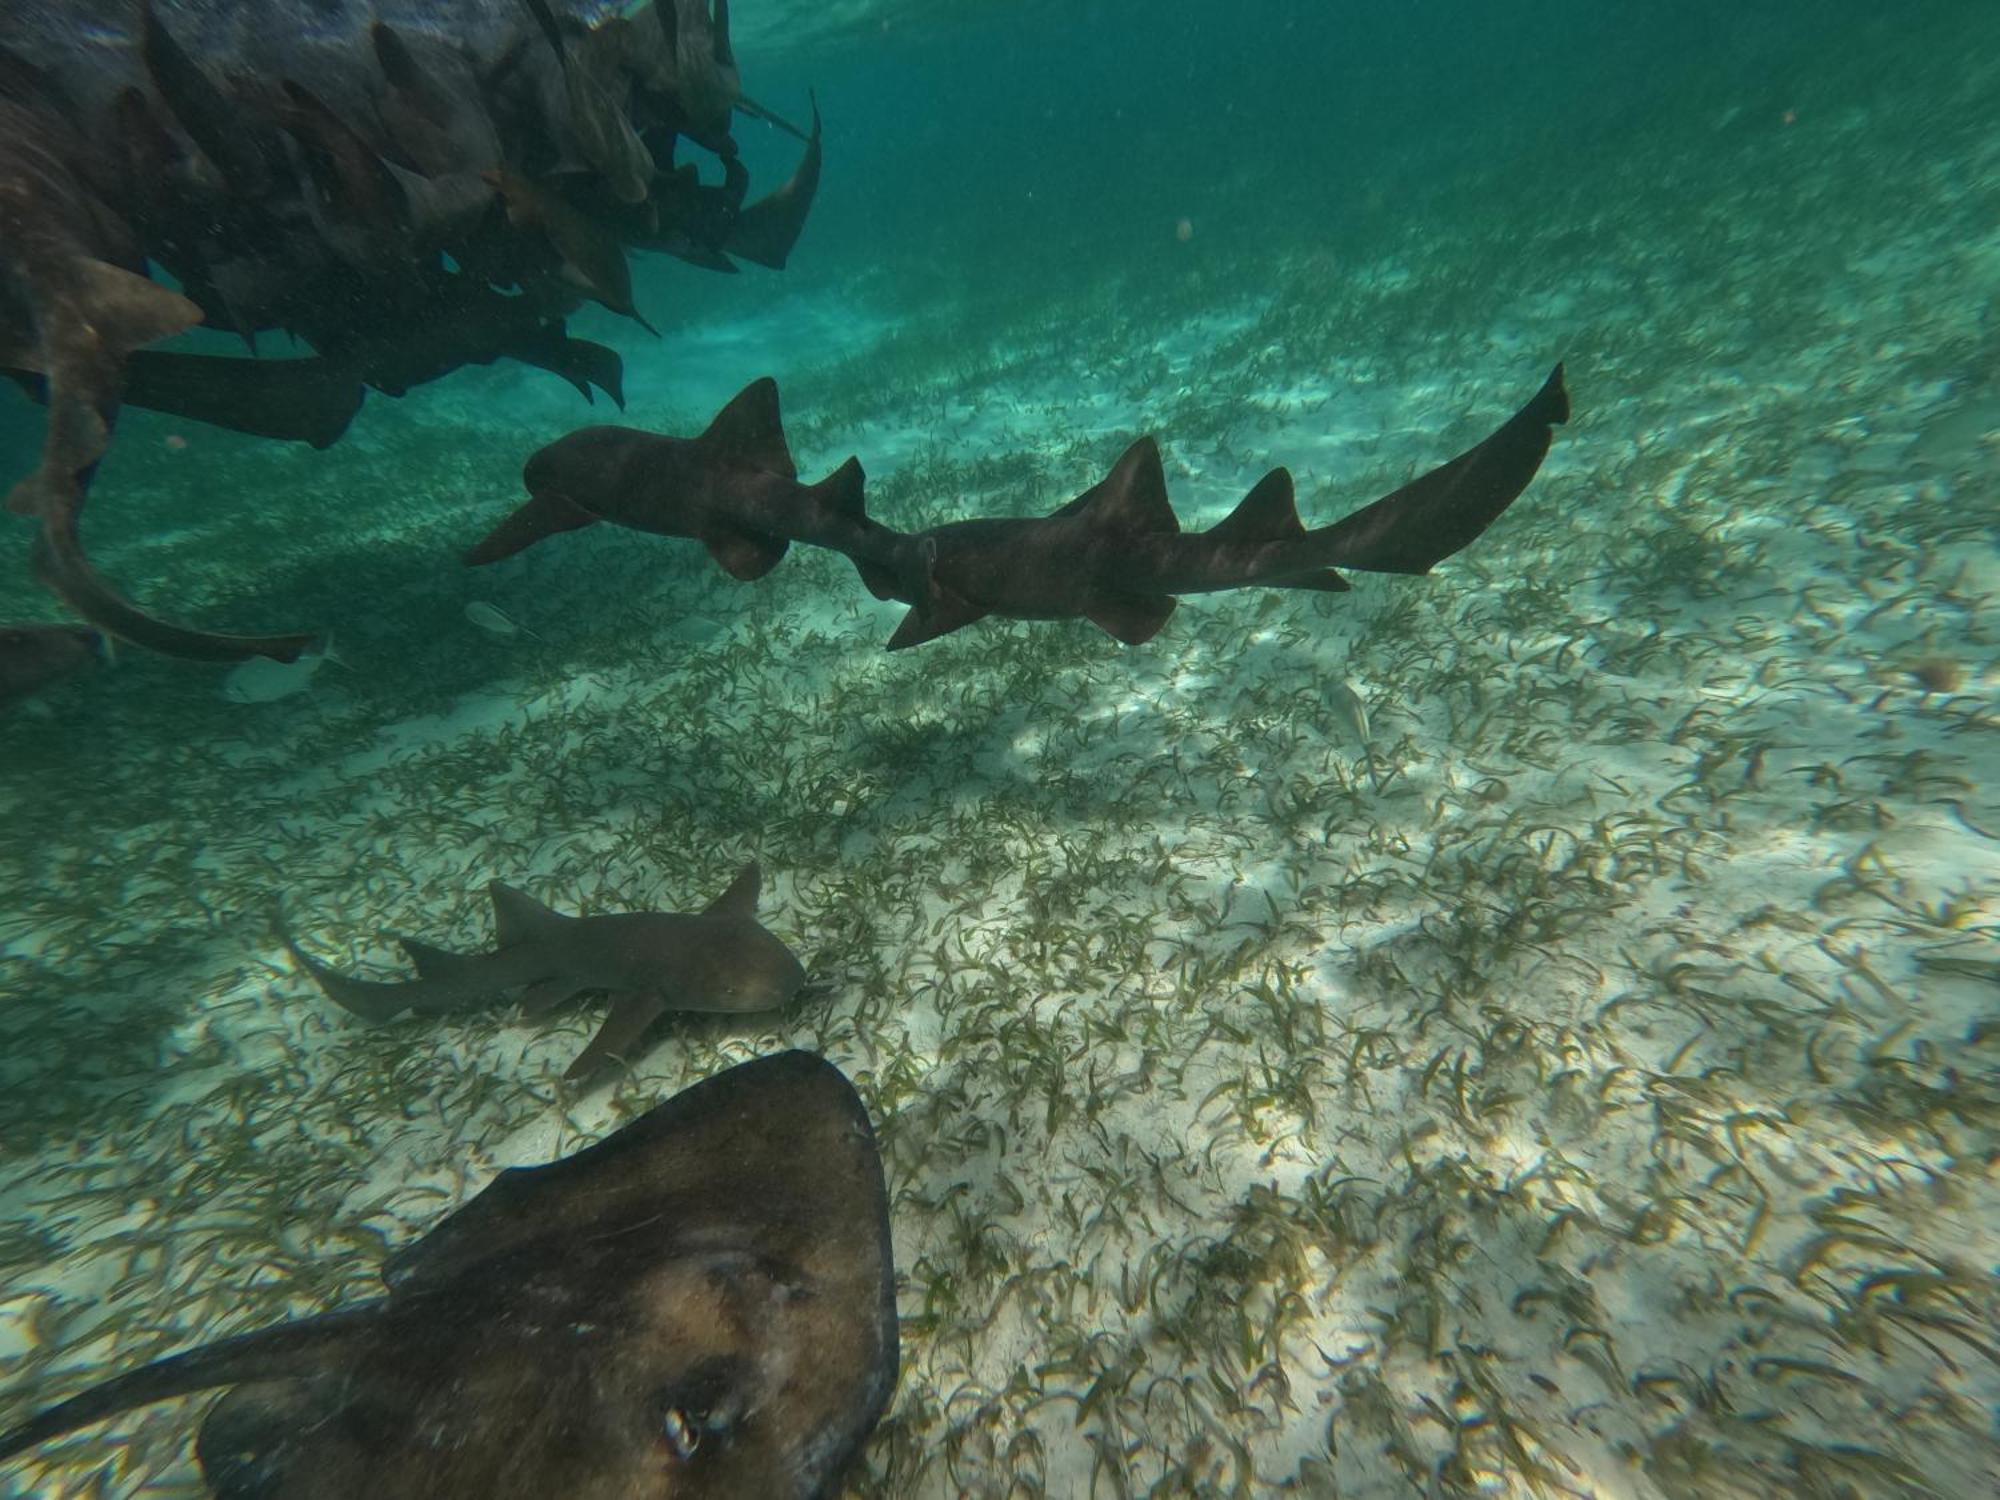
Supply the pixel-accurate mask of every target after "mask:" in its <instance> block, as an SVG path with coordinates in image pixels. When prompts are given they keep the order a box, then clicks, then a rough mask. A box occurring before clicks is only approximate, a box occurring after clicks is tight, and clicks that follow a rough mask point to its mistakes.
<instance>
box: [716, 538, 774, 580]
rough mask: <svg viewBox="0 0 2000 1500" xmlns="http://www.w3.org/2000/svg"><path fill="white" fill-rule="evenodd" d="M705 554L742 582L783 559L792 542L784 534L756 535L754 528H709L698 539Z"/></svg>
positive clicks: (756, 577) (768, 570) (757, 575)
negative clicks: (717, 529)
mask: <svg viewBox="0 0 2000 1500" xmlns="http://www.w3.org/2000/svg"><path fill="white" fill-rule="evenodd" d="M701 541H702V545H703V546H705V547H707V548H708V555H709V556H710V557H712V558H714V559H715V560H716V561H717V562H718V563H720V564H721V565H722V571H723V572H725V573H727V574H728V575H729V576H730V577H731V578H734V579H737V580H739V581H741V582H743V583H751V582H753V581H755V580H756V579H759V578H762V577H763V576H764V575H765V574H766V573H768V572H770V571H771V569H773V568H775V567H777V565H778V564H779V563H780V562H781V561H782V560H783V559H784V556H785V548H786V547H788V546H789V545H791V544H790V543H789V542H787V541H786V540H785V539H784V538H783V537H769V536H759V535H758V534H757V533H756V532H753V531H711V532H708V533H707V534H706V535H704V536H703V537H702V539H701Z"/></svg>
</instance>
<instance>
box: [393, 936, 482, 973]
mask: <svg viewBox="0 0 2000 1500" xmlns="http://www.w3.org/2000/svg"><path fill="white" fill-rule="evenodd" d="M396 946H397V947H399V948H401V949H402V950H403V952H405V953H407V954H408V955H409V958H410V962H411V963H413V964H415V965H416V966H417V978H419V979H429V980H433V981H435V982H437V983H439V984H458V983H464V982H465V981H467V980H468V979H469V978H471V977H472V976H474V975H476V974H477V973H478V972H479V970H478V967H477V966H478V964H479V961H480V958H481V957H482V955H480V954H477V953H453V952H452V951H451V950H450V949H449V948H439V947H437V946H435V945H434V944H431V943H425V942H420V941H418V940H417V939H416V938H413V937H399V938H397V939H396Z"/></svg>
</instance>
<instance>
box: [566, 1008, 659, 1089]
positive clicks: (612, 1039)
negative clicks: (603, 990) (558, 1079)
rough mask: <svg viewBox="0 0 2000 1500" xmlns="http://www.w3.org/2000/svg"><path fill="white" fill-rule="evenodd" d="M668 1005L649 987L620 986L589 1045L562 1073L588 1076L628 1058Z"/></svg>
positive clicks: (569, 1077) (568, 1077)
mask: <svg viewBox="0 0 2000 1500" xmlns="http://www.w3.org/2000/svg"><path fill="white" fill-rule="evenodd" d="M666 1008H667V1002H666V998H665V997H664V996H662V995H658V994H655V993H654V992H652V991H651V990H620V991H618V992H616V993H614V994H613V995H612V996H611V1009H610V1010H609V1011H608V1012H606V1014H605V1017H604V1024H603V1025H601V1026H599V1027H598V1028H597V1035H596V1036H594V1037H592V1038H591V1039H590V1045H589V1046H588V1047H585V1048H584V1049H583V1051H581V1052H579V1053H578V1054H577V1057H576V1061H575V1062H573V1063H571V1064H570V1065H569V1066H568V1067H567V1068H565V1069H563V1077H564V1078H566V1079H571V1080H575V1079H578V1078H587V1077H589V1076H590V1075H591V1074H592V1073H595V1072H596V1071H597V1070H598V1069H599V1068H601V1067H603V1066H604V1065H605V1064H606V1063H608V1062H614V1061H619V1062H628V1063H629V1062H630V1061H631V1060H632V1055H633V1054H632V1047H633V1044H634V1043H635V1042H637V1041H638V1040H639V1038H640V1037H641V1036H642V1035H644V1034H645V1031H646V1028H647V1027H648V1026H651V1025H652V1024H653V1022H654V1021H655V1020H657V1019H658V1018H659V1016H660V1013H661V1012H662V1011H664V1010H665V1009H666Z"/></svg>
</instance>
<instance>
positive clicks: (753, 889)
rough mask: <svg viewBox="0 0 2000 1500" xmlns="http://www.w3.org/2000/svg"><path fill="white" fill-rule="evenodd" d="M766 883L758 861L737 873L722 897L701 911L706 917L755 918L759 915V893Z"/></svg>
mask: <svg viewBox="0 0 2000 1500" xmlns="http://www.w3.org/2000/svg"><path fill="white" fill-rule="evenodd" d="M763 883H764V872H763V871H762V870H760V869H758V868H757V861H756V860H754V859H753V860H751V861H750V863H749V864H747V865H745V866H744V867H743V868H742V869H740V870H738V871H737V872H736V878H735V879H734V880H732V881H730V882H729V887H728V889H726V890H725V891H723V893H722V894H721V895H720V896H717V897H716V898H715V899H714V900H713V901H711V902H709V903H708V905H706V906H704V907H703V908H702V909H701V914H702V915H703V916H704V917H754V916H756V915H757V891H758V888H759V887H760V886H762V885H763Z"/></svg>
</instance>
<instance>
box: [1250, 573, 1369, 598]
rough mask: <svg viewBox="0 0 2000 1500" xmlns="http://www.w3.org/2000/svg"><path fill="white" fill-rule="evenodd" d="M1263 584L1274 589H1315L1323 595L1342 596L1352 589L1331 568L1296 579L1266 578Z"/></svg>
mask: <svg viewBox="0 0 2000 1500" xmlns="http://www.w3.org/2000/svg"><path fill="white" fill-rule="evenodd" d="M1264 582H1265V583H1267V584H1268V585H1269V586H1270V587H1272V588H1274V589H1317V590H1319V592H1321V593H1323V594H1344V593H1346V592H1347V591H1348V590H1349V589H1351V588H1353V587H1354V585H1353V584H1351V583H1349V582H1348V581H1347V580H1346V579H1345V578H1342V577H1341V576H1340V575H1339V574H1338V573H1336V572H1334V571H1333V569H1331V568H1327V569H1324V570H1323V571H1321V572H1318V573H1301V574H1299V576H1298V577H1296V578H1267V579H1265V580H1264Z"/></svg>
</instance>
